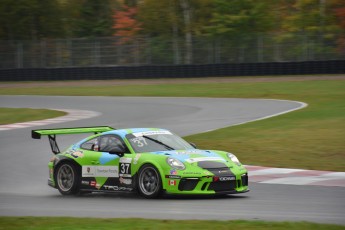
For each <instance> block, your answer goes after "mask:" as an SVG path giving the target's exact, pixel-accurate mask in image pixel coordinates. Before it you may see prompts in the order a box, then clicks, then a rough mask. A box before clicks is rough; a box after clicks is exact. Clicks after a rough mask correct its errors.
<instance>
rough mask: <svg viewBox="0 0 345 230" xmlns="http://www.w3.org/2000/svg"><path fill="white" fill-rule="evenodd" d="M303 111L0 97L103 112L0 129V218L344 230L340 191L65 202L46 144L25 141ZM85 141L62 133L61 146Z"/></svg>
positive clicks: (11, 102) (172, 101) (282, 189)
mask: <svg viewBox="0 0 345 230" xmlns="http://www.w3.org/2000/svg"><path fill="white" fill-rule="evenodd" d="M303 106H304V105H303V104H301V103H298V102H292V101H279V100H258V99H257V100H256V99H209V98H148V97H147V98H145V97H46V96H45V97H43V96H0V107H14V108H15V107H26V108H53V109H77V110H89V111H96V112H100V113H101V115H100V116H97V117H92V118H89V119H82V120H76V121H69V122H64V123H60V124H51V125H45V126H37V127H32V128H20V129H12V130H3V131H0V153H1V160H0V175H1V177H0V185H1V186H0V216H74V217H113V218H119V217H140V218H152V219H157V218H159V219H212V220H230V219H247V220H274V221H281V220H284V221H285V220H288V221H311V222H319V223H335V224H341V225H345V214H344V213H345V202H344V200H345V190H344V188H343V187H324V186H323V187H322V186H301V185H274V184H258V183H251V184H250V189H251V191H250V192H249V193H245V194H242V195H233V196H223V197H188V196H187V197H186V196H183V197H180V196H165V197H163V198H160V199H157V200H147V199H143V198H141V197H140V196H138V195H136V194H125V193H119V194H90V195H83V196H78V197H63V196H61V195H60V194H59V192H58V191H57V190H55V189H52V188H50V187H49V186H48V185H47V176H48V168H47V163H48V161H49V159H50V158H51V157H52V153H51V152H50V147H49V144H48V141H47V139H46V138H43V140H33V139H31V136H30V134H31V129H35V128H37V129H41V128H55V127H77V126H81V127H82V126H84V127H85V126H97V125H109V126H112V127H115V128H129V127H161V128H168V129H170V130H172V131H173V132H175V133H177V134H179V135H182V136H183V135H189V134H193V133H199V132H204V131H208V130H212V129H217V128H221V127H225V126H230V125H235V124H240V123H244V122H249V121H252V120H257V119H262V118H265V117H270V116H272V115H277V114H280V113H284V112H287V111H292V110H295V109H298V108H301V107H303ZM82 137H84V136H82V135H79V136H78V135H76V136H72V135H68V136H59V137H58V143H59V144H60V149H63V148H64V147H67V146H68V145H69V144H71V143H73V142H74V141H76V140H79V139H80V138H82ZM229 151H231V150H229ZM239 158H240V156H239ZM240 159H241V158H240ZM243 163H245V162H243Z"/></svg>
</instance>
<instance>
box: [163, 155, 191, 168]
mask: <svg viewBox="0 0 345 230" xmlns="http://www.w3.org/2000/svg"><path fill="white" fill-rule="evenodd" d="M167 163H168V165H170V166H171V167H172V168H175V169H178V170H184V169H185V168H186V166H185V165H184V164H183V163H182V162H181V161H179V160H177V159H175V158H171V157H168V158H167Z"/></svg>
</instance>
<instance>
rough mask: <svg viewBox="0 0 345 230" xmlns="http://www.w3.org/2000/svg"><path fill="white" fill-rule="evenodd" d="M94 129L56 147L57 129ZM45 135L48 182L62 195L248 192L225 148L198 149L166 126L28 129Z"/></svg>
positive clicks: (63, 131) (66, 131) (243, 172)
mask: <svg viewBox="0 0 345 230" xmlns="http://www.w3.org/2000/svg"><path fill="white" fill-rule="evenodd" d="M80 133H94V135H92V136H90V137H88V138H85V139H83V140H81V141H80V142H78V143H76V144H74V145H72V146H70V147H69V148H68V149H67V150H65V151H63V152H60V150H59V147H58V145H57V142H56V135H65V134H80ZM42 135H47V136H48V138H49V142H50V145H51V148H52V152H53V153H54V154H55V155H54V157H53V159H52V160H51V161H50V162H49V164H48V167H49V179H48V184H49V185H50V186H52V187H54V188H57V189H58V190H59V191H60V193H61V194H63V195H71V194H78V193H80V192H96V191H101V192H119V191H123V192H134V191H138V192H139V193H140V194H141V195H142V196H144V197H146V198H154V197H158V196H159V195H161V194H162V193H163V192H165V193H169V194H199V195H200V194H205V195H211V194H234V193H243V192H248V191H249V190H248V173H247V170H246V169H245V167H244V166H243V165H242V164H241V163H240V162H239V160H238V159H237V157H236V156H235V155H233V154H231V153H229V152H224V151H218V150H200V149H196V148H195V147H194V145H193V144H190V143H188V142H186V141H185V140H183V139H182V138H181V137H179V136H177V135H176V134H174V133H172V132H170V131H169V130H166V129H157V128H133V129H120V130H115V129H113V128H111V127H107V126H101V127H85V128H63V129H44V130H32V138H34V139H40V138H41V136H42Z"/></svg>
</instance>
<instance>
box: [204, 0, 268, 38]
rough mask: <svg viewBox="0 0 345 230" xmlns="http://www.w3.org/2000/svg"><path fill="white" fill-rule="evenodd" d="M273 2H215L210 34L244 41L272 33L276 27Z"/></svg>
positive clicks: (250, 0) (254, 0) (233, 0)
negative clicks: (260, 34)
mask: <svg viewBox="0 0 345 230" xmlns="http://www.w3.org/2000/svg"><path fill="white" fill-rule="evenodd" d="M273 2H274V1H272V0H261V1H256V0H231V1H229V0H215V3H214V5H215V9H214V11H213V13H212V18H211V20H210V25H208V26H206V30H207V31H208V34H209V35H211V36H216V37H219V36H221V37H226V38H229V37H231V38H233V37H238V38H240V39H243V38H245V37H248V36H249V37H250V36H252V34H253V33H261V32H267V31H270V30H271V29H272V28H273V26H274V21H275V20H274V15H273V13H272V11H271V9H272V6H273V5H274V4H273Z"/></svg>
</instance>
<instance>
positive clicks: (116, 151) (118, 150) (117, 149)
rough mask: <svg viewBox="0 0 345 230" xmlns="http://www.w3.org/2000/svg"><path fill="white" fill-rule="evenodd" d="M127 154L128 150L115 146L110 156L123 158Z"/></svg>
mask: <svg viewBox="0 0 345 230" xmlns="http://www.w3.org/2000/svg"><path fill="white" fill-rule="evenodd" d="M125 153H126V150H125V149H124V148H123V147H120V146H115V147H113V148H111V150H110V151H109V154H116V155H118V156H119V157H123V156H124V155H125Z"/></svg>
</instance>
